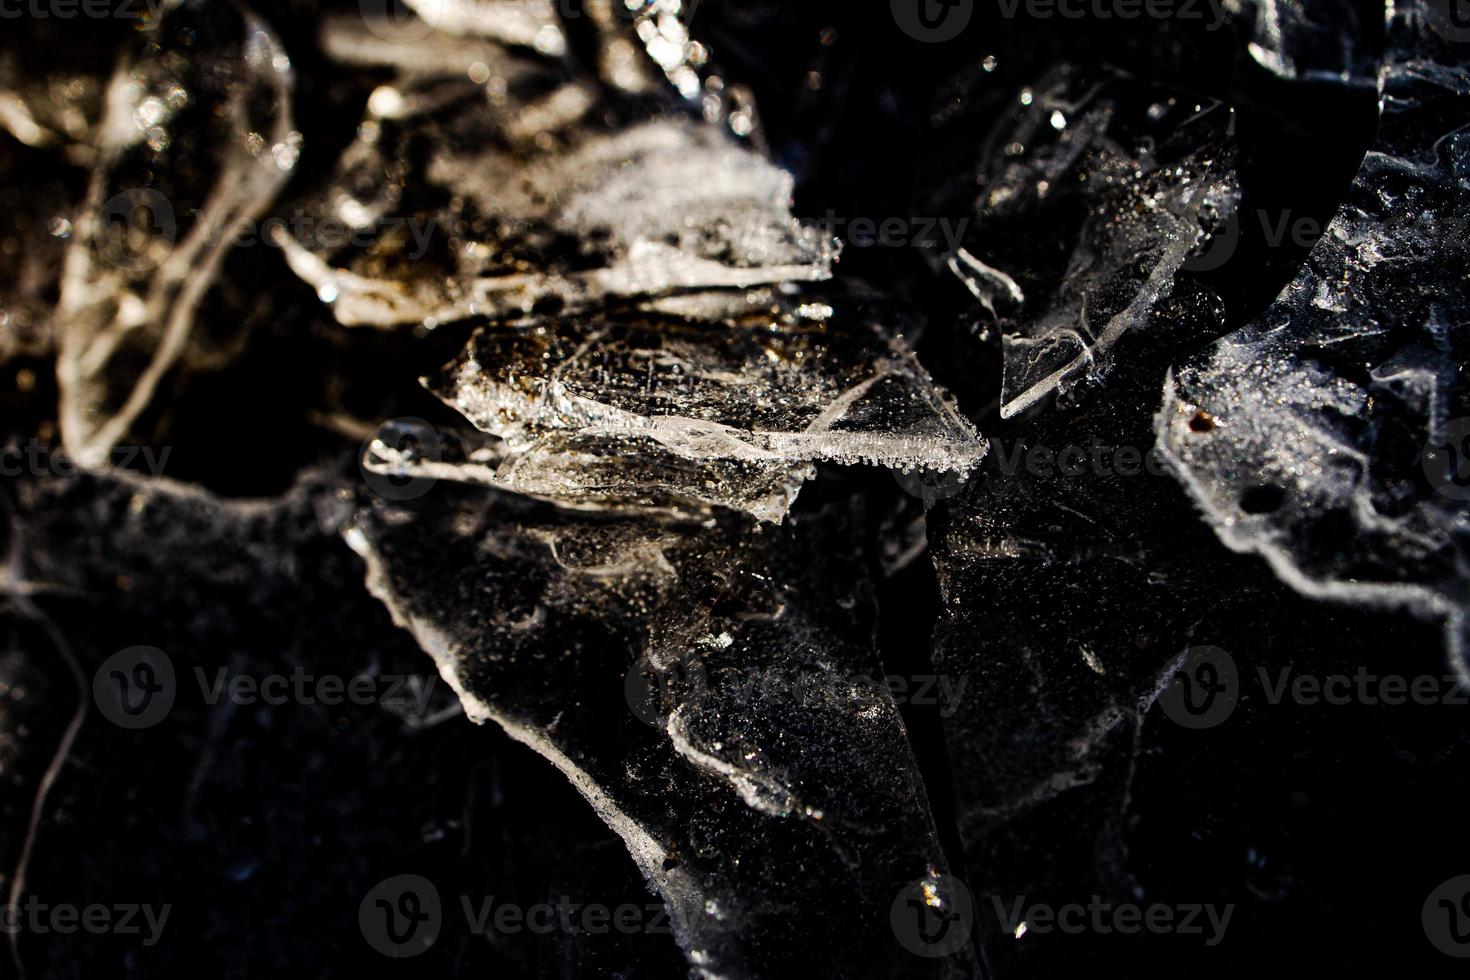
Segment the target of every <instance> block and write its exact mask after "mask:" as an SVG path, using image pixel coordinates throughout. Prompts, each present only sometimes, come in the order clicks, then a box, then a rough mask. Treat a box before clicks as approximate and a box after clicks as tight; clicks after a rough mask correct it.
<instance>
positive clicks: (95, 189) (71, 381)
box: [56, 5, 300, 460]
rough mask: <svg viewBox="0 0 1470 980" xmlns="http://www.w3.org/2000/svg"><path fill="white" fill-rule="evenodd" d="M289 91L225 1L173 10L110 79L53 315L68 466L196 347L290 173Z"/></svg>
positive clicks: (110, 433)
mask: <svg viewBox="0 0 1470 980" xmlns="http://www.w3.org/2000/svg"><path fill="white" fill-rule="evenodd" d="M291 85H292V75H291V65H290V61H289V59H288V58H287V57H286V54H285V52H284V51H283V50H282V48H281V46H280V44H279V43H278V42H277V40H276V38H275V37H274V36H273V35H272V34H271V33H270V32H269V30H267V29H266V27H265V25H264V24H262V23H261V22H260V21H259V20H257V19H256V18H255V17H254V16H252V15H250V14H248V13H241V12H239V11H238V10H237V9H236V8H235V7H233V6H230V5H209V6H207V7H198V6H194V5H183V6H179V7H174V8H170V12H169V13H168V14H167V15H166V16H165V18H164V19H163V21H162V22H161V23H159V24H157V25H155V26H153V27H152V28H150V29H149V30H148V31H147V32H146V34H145V40H144V43H143V44H142V45H141V51H140V53H137V54H135V55H134V56H133V57H132V58H130V59H128V60H127V61H125V63H124V64H123V66H122V67H121V68H120V69H119V70H118V71H117V73H116V74H115V75H114V76H113V78H112V81H111V84H110V86H109V89H108V94H107V100H106V108H105V114H104V119H103V122H102V124H101V126H100V127H99V140H100V149H99V159H98V162H97V166H96V168H95V169H94V171H93V174H92V178H91V186H90V189H89V191H88V194H87V200H86V203H85V205H84V206H83V208H82V210H81V213H80V214H79V215H78V217H77V220H76V222H75V228H74V230H73V233H72V238H71V243H70V248H69V250H68V253H67V256H66V262H65V266H64V268H63V272H62V280H61V299H60V305H59V308H58V310H57V315H56V320H57V330H58V334H59V348H60V350H59V356H58V359H57V379H58V382H59V385H60V389H61V407H60V421H61V431H62V436H63V438H64V440H65V443H66V446H67V449H68V451H69V452H70V453H71V454H72V456H73V458H76V459H78V460H87V459H93V458H97V457H98V455H99V454H105V453H106V450H107V449H108V448H109V447H111V446H112V445H114V444H116V443H117V442H118V440H120V439H122V438H123V437H124V436H125V435H126V433H127V432H128V431H129V429H130V427H131V426H132V424H133V422H134V421H135V420H136V419H137V418H138V416H139V415H140V414H141V413H142V412H143V410H144V409H145V408H146V407H147V405H148V403H149V401H150V400H151V399H152V397H153V392H154V390H155V389H156V388H157V387H158V385H159V383H160V381H161V380H162V379H163V377H164V376H165V375H166V374H167V372H168V371H169V370H170V369H171V368H172V367H173V366H174V365H175V364H176V363H177V362H178V361H179V359H180V358H181V357H182V356H183V355H184V354H185V353H186V352H187V350H188V347H189V345H190V337H191V333H192V332H193V328H194V321H195V316H196V313H197V311H198V310H199V307H200V304H201V303H202V302H203V301H204V299H205V296H206V295H207V294H208V292H209V290H210V288H211V286H212V284H213V282H214V279H215V277H216V276H217V275H218V273H219V271H220V267H221V265H222V263H223V262H224V259H225V256H226V253H227V252H229V250H230V248H231V245H232V243H233V242H234V240H235V239H236V237H237V235H238V234H239V232H240V230H241V229H243V228H244V227H246V226H247V225H248V223H249V222H251V221H253V220H254V219H256V218H258V217H259V216H260V215H261V214H262V213H263V212H264V211H265V209H266V208H267V207H268V206H269V204H270V203H271V201H272V199H273V198H274V197H275V194H276V192H277V191H278V190H279V189H280V187H281V186H282V185H283V184H284V183H285V181H286V179H287V177H289V175H290V172H291V170H292V168H293V167H294V166H295V159H296V150H297V149H298V148H299V142H300V136H299V134H297V133H295V132H294V131H293V130H292V129H291V96H290V90H291ZM184 132H188V133H189V137H188V139H187V141H186V142H185V141H181V142H179V143H178V144H177V145H176V144H175V142H174V141H175V138H176V137H177V136H178V135H179V134H180V133H184Z"/></svg>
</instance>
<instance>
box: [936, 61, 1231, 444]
mask: <svg viewBox="0 0 1470 980" xmlns="http://www.w3.org/2000/svg"><path fill="white" fill-rule="evenodd" d="M1148 95H1149V93H1147V92H1140V87H1139V86H1138V85H1136V84H1135V83H1133V82H1130V81H1128V80H1125V79H1122V78H1119V77H1109V76H1108V75H1107V74H1104V75H1102V76H1101V77H1092V76H1090V75H1088V74H1086V73H1078V72H1067V71H1051V72H1049V73H1047V74H1046V75H1044V76H1043V77H1041V78H1040V79H1038V80H1037V81H1036V82H1035V83H1033V84H1032V85H1030V86H1027V87H1026V88H1025V89H1024V90H1023V91H1022V92H1020V93H1019V94H1018V96H1017V100H1016V102H1015V103H1014V105H1013V106H1012V108H1011V109H1010V110H1008V111H1006V112H1004V113H1003V114H1002V116H1001V118H1000V120H999V121H998V122H997V123H996V124H995V128H994V129H993V131H992V132H991V133H990V134H989V135H988V137H987V138H986V139H985V141H984V143H983V155H982V158H981V162H980V164H979V174H980V177H979V178H978V182H979V183H981V185H982V187H983V188H984V189H983V191H982V192H981V194H980V195H979V196H978V198H973V199H972V201H971V202H970V206H971V208H972V209H973V213H974V216H975V217H974V220H973V221H972V222H971V224H970V227H969V229H968V231H967V233H966V235H965V239H964V244H963V246H962V247H961V248H960V249H958V250H957V251H956V252H955V253H953V254H952V255H949V256H948V258H947V261H948V266H949V269H950V271H951V272H952V273H953V274H954V275H955V276H956V277H958V278H959V279H960V281H961V282H962V283H964V285H965V287H966V288H968V289H969V290H970V292H971V293H972V294H973V295H974V296H975V298H976V300H977V302H978V304H979V312H980V314H981V316H982V318H983V321H982V322H985V323H986V324H987V326H992V325H993V326H994V327H996V328H998V330H999V332H1000V335H1001V342H1002V348H1003V355H1004V376H1003V379H1002V391H1001V416H1002V417H1003V418H1011V417H1013V416H1016V415H1018V414H1019V413H1021V412H1024V411H1025V410H1026V409H1028V408H1030V407H1031V406H1033V405H1035V404H1037V403H1038V402H1040V401H1041V400H1042V399H1045V398H1047V397H1049V396H1050V395H1052V394H1054V393H1057V392H1066V391H1067V390H1069V389H1071V388H1074V387H1076V386H1077V385H1079V384H1082V383H1084V382H1088V381H1095V380H1099V379H1101V378H1103V377H1105V376H1106V375H1107V373H1108V371H1109V369H1110V364H1111V358H1110V352H1111V350H1112V348H1113V347H1114V345H1116V344H1117V342H1118V339H1119V338H1120V337H1122V336H1123V334H1124V333H1126V332H1127V331H1129V330H1136V329H1138V328H1140V327H1141V326H1142V325H1144V324H1146V323H1147V322H1148V320H1149V319H1150V317H1151V316H1152V314H1153V311H1154V309H1155V308H1156V307H1157V306H1158V305H1159V304H1160V303H1161V302H1162V301H1163V300H1165V299H1167V298H1168V296H1169V294H1170V292H1171V291H1172V289H1173V287H1174V284H1175V281H1176V277H1177V276H1178V275H1179V273H1180V271H1181V269H1183V267H1184V266H1185V263H1186V262H1187V261H1188V260H1189V258H1190V255H1191V253H1192V252H1193V251H1194V249H1195V248H1196V246H1197V245H1199V244H1200V242H1201V241H1203V240H1204V238H1205V235H1206V232H1207V231H1208V230H1209V229H1210V228H1211V227H1213V225H1214V223H1216V222H1219V221H1223V220H1224V219H1225V218H1226V217H1227V216H1228V215H1229V214H1230V213H1231V212H1232V211H1233V209H1234V205H1235V201H1236V197H1237V194H1238V191H1237V188H1236V185H1235V181H1234V175H1233V165H1234V161H1233V148H1232V144H1231V139H1230V135H1231V130H1232V124H1233V114H1232V111H1231V110H1230V109H1229V108H1228V107H1226V106H1224V105H1220V104H1218V103H1212V102H1210V101H1208V100H1201V99H1191V98H1189V97H1187V96H1179V95H1176V94H1174V93H1169V92H1165V91H1156V92H1155V93H1153V96H1152V97H1151V98H1149V97H1147V96H1148ZM1038 227H1046V228H1048V229H1054V230H1053V231H1051V233H1050V234H1048V235H1038V234H1037V233H1036V229H1037V228H1038Z"/></svg>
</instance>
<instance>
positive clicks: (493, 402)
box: [365, 296, 986, 521]
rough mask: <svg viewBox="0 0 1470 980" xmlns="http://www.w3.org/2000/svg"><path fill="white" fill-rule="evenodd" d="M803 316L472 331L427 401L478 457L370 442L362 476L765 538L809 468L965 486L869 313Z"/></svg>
mask: <svg viewBox="0 0 1470 980" xmlns="http://www.w3.org/2000/svg"><path fill="white" fill-rule="evenodd" d="M807 298H808V299H810V300H811V302H806V303H801V304H798V305H794V304H792V303H790V302H788V301H784V300H781V299H779V298H776V297H773V298H772V299H773V301H772V302H770V303H767V304H766V305H751V306H749V307H747V309H746V310H745V311H744V312H743V313H742V314H741V316H740V318H739V319H735V320H717V321H708V320H703V319H689V318H684V317H675V316H672V315H670V314H667V313H662V314H660V313H655V312H652V311H649V312H646V313H642V314H627V313H620V314H616V315H602V316H596V317H593V316H588V317H583V318H575V319H574V318H568V317H547V318H537V319H530V320H525V321H520V322H513V323H508V324H504V325H496V326H486V327H483V328H481V329H480V330H478V331H477V332H476V333H475V334H474V336H473V338H472V339H471V340H470V343H469V346H468V347H467V348H466V349H465V350H464V352H463V353H462V354H461V355H460V357H459V358H458V359H456V360H455V361H454V362H453V363H451V364H449V365H447V366H446V367H445V369H444V370H443V371H442V372H441V373H440V374H439V375H438V376H436V377H434V378H431V379H428V384H429V386H430V387H431V389H432V390H433V391H434V392H435V393H436V394H438V395H439V397H440V398H442V399H443V400H444V401H445V403H446V404H448V405H450V406H451V407H453V408H454V409H456V410H457V411H458V412H460V413H461V414H462V415H463V416H464V417H465V418H466V419H467V420H468V421H469V422H471V423H472V424H473V425H474V426H475V428H476V429H477V430H479V432H480V433H483V434H485V435H488V436H490V437H492V440H481V442H482V443H484V444H482V445H477V444H473V441H469V442H467V441H466V440H464V439H460V438H458V437H454V436H447V437H442V436H435V437H433V438H431V439H430V440H428V441H427V443H425V444H423V445H419V446H418V447H417V448H415V449H411V450H408V451H405V452H401V453H400V452H397V446H396V444H395V443H394V441H393V440H392V439H386V440H384V439H379V440H377V441H376V442H375V443H374V444H373V445H372V446H370V447H369V454H368V457H367V459H366V461H365V463H366V465H367V466H369V468H371V469H373V470H374V471H375V472H378V473H381V474H384V475H389V476H397V477H409V478H414V477H419V478H429V479H437V478H449V479H461V480H465V481H468V482H476V483H481V484H485V485H489V486H496V487H500V488H502V489H508V490H514V491H517V492H520V493H525V494H528V495H531V496H537V497H542V498H545V499H550V500H555V501H562V502H565V503H568V504H570V505H573V506H576V505H578V504H579V503H580V504H581V505H582V506H594V505H599V504H601V505H611V504H616V503H617V502H619V501H621V502H623V503H626V504H635V505H642V506H658V505H659V503H660V502H661V501H662V502H665V503H669V504H676V503H678V502H680V501H682V502H684V503H685V504H688V505H693V506H696V507H698V506H700V505H715V506H721V507H726V508H733V509H739V510H744V511H746V512H748V513H751V514H752V515H754V516H756V517H757V518H758V519H761V520H766V521H779V520H781V519H782V517H783V516H784V515H785V513H786V511H787V510H788V508H789V507H790V505H791V502H792V500H793V499H794V498H795V495H796V492H797V490H798V489H799V488H800V486H801V483H802V482H803V481H804V480H805V479H807V478H809V477H810V476H811V475H812V471H811V464H812V463H814V462H821V461H824V462H833V463H839V464H847V465H851V464H855V463H869V464H877V465H883V466H888V467H892V468H894V469H898V470H905V471H907V470H914V469H917V468H923V469H926V470H929V471H933V472H945V473H954V474H957V475H959V476H963V475H964V474H966V473H968V472H969V471H970V469H972V468H973V467H974V466H975V464H976V463H977V462H978V461H979V460H980V459H981V458H982V457H983V456H984V454H985V449H986V445H985V442H984V440H983V439H981V438H980V437H979V435H978V433H976V432H975V430H974V427H973V426H971V425H970V423H969V422H968V421H967V420H966V419H965V418H964V417H963V416H962V415H961V414H960V413H959V411H958V409H957V408H956V407H955V406H954V404H953V402H952V401H951V400H950V399H949V398H948V396H947V395H946V394H945V393H944V392H943V391H942V390H941V389H939V388H938V387H937V386H936V385H935V384H934V383H933V381H932V380H931V379H930V378H929V376H928V374H927V372H925V371H924V370H923V368H922V367H921V366H920V365H919V364H918V361H917V360H916V359H915V358H914V356H913V354H912V353H911V352H910V351H908V350H907V348H906V347H905V346H904V344H903V342H902V340H901V339H900V338H899V337H898V336H897V335H895V334H893V333H892V332H890V331H889V330H888V328H887V327H885V326H884V324H883V322H882V321H881V320H880V319H879V315H880V314H879V312H878V311H873V310H870V309H868V308H865V306H864V304H862V303H860V302H858V301H857V299H856V298H855V297H844V298H842V299H837V298H833V297H830V296H829V297H828V298H832V299H833V301H834V303H837V304H838V306H837V308H834V307H833V306H832V305H830V304H828V303H825V302H819V301H818V300H819V297H817V296H811V297H807ZM837 309H841V310H842V312H840V313H839V312H837ZM446 442H449V443H451V445H450V447H449V449H448V452H449V453H453V454H454V458H447V457H446V455H445V453H446V450H445V447H444V444H445V443H446Z"/></svg>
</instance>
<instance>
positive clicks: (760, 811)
mask: <svg viewBox="0 0 1470 980" xmlns="http://www.w3.org/2000/svg"><path fill="white" fill-rule="evenodd" d="M751 527H752V526H750V525H746V526H745V527H744V528H735V527H731V526H729V525H726V524H722V523H719V522H713V523H710V524H707V525H704V526H699V527H690V526H682V527H681V526H677V525H668V524H661V523H656V522H648V521H630V520H615V521H609V520H607V519H592V518H589V519H583V520H577V519H567V518H565V517H555V516H548V515H547V514H545V513H544V511H543V512H540V513H538V512H537V510H536V508H535V506H534V505H530V504H528V503H526V502H524V501H517V500H515V499H514V498H512V497H508V496H505V495H502V494H496V493H495V492H494V491H484V490H479V489H459V490H450V491H449V492H448V493H447V494H446V496H444V497H439V498H436V500H435V505H434V506H433V507H432V508H417V509H410V508H395V507H390V506H387V505H382V504H379V505H377V506H375V507H373V508H371V509H369V510H366V511H364V512H362V513H360V514H359V515H358V517H357V519H356V520H355V522H354V523H353V525H352V526H351V527H350V528H349V529H348V531H347V532H346V533H347V541H348V543H349V544H350V545H351V546H352V548H353V549H354V550H356V551H357V552H358V554H360V555H361V556H362V557H363V559H364V561H365V563H366V565H367V579H368V584H369V588H370V589H371V590H372V591H373V593H374V594H375V595H377V596H378V597H379V598H380V599H381V600H382V601H383V602H384V603H385V605H386V606H387V607H388V609H389V610H390V612H391V613H392V614H393V616H394V619H395V621H396V622H397V623H398V624H399V625H401V626H403V627H404V628H405V629H407V630H409V631H410V632H411V633H412V634H413V635H414V636H415V638H416V639H417V640H418V641H419V643H420V645H421V646H423V648H424V649H425V651H426V652H428V653H429V654H430V655H431V656H432V657H433V658H434V660H435V662H436V663H437V664H438V667H439V670H440V672H441V674H442V675H443V676H444V677H445V679H446V680H447V681H448V682H449V683H450V684H451V685H452V686H453V687H454V689H455V690H456V691H457V692H459V694H460V697H461V699H462V701H463V703H464V705H465V709H466V712H467V714H468V715H469V716H470V717H471V718H472V719H473V720H475V721H480V722H483V721H486V720H493V721H495V722H496V723H497V724H499V725H500V726H502V727H503V728H504V729H505V731H506V732H507V733H508V734H510V735H511V737H513V738H515V739H517V740H519V741H521V742H524V743H525V744H527V745H528V746H530V747H531V748H532V749H534V750H535V751H536V752H538V753H539V754H541V755H542V756H544V757H545V758H546V759H547V760H548V761H549V762H551V763H552V764H553V765H554V766H556V767H557V768H558V769H559V770H560V771H561V772H562V773H563V774H564V775H565V776H566V777H567V778H568V779H569V780H570V781H571V783H572V784H573V785H574V786H575V787H576V788H577V790H578V791H579V792H581V793H582V795H583V796H584V797H585V798H586V799H587V801H588V803H589V804H590V805H591V806H592V807H593V809H594V810H595V811H596V812H597V814H598V816H599V817H601V818H602V819H603V820H604V821H605V822H606V823H607V824H608V826H609V827H611V828H612V829H613V830H614V831H616V832H617V833H618V835H619V836H621V837H622V838H623V841H624V843H625V844H626V845H627V847H628V850H629V852H630V854H631V856H632V858H633V860H634V861H635V862H636V863H637V865H638V867H639V869H640V870H641V871H642V872H643V874H644V875H645V876H646V878H647V879H648V881H649V882H650V883H651V884H652V885H653V886H654V887H656V888H657V889H658V891H659V893H660V894H661V896H662V897H663V900H664V902H665V903H666V905H667V906H668V908H669V912H670V918H671V923H672V926H673V930H674V935H675V938H676V939H677V941H678V942H679V944H680V946H681V947H682V948H683V950H684V952H685V955H686V956H687V957H688V959H689V962H690V964H691V966H692V968H693V972H694V975H698V976H707V977H712V976H728V977H755V976H773V975H800V974H802V973H817V972H820V973H823V974H826V973H830V972H833V971H837V972H841V973H850V974H862V975H868V974H881V975H884V976H947V977H959V976H972V975H973V973H974V969H975V965H974V961H973V959H972V957H971V956H970V955H969V953H968V951H964V950H962V951H960V952H959V953H957V954H956V955H954V956H951V957H948V958H945V959H938V960H933V959H921V958H919V957H915V956H913V955H912V954H910V953H909V952H908V951H907V950H905V949H903V948H902V947H901V946H900V945H899V944H898V942H897V941H896V940H895V938H894V935H893V932H892V930H891V928H890V926H889V918H888V917H889V907H890V904H891V903H892V901H893V900H894V897H895V896H896V895H897V894H898V893H899V892H900V890H901V889H902V888H903V886H904V885H905V884H906V883H908V882H910V881H913V880H915V879H917V878H920V877H923V876H924V875H926V874H930V873H937V871H938V870H940V869H943V868H944V866H945V865H944V861H943V857H942V855H941V853H940V849H939V846H938V842H937V840H936V837H935V832H934V827H933V822H932V818H931V817H930V815H929V810H928V805H927V801H926V799H925V796H924V791H923V786H922V783H921V781H920V780H919V778H918V775H917V771H916V768H915V765H914V760H913V756H912V753H911V750H910V749H909V746H908V743H907V736H906V733H905V730H904V727H903V723H902V721H901V720H900V718H899V715H898V712H897V709H896V707H895V705H894V703H893V701H892V698H891V697H890V696H889V694H888V692H887V690H886V689H885V688H883V687H882V686H881V685H878V684H876V683H870V682H864V681H863V678H865V677H870V678H871V677H876V676H878V671H879V670H880V664H879V662H878V658H877V655H876V651H875V650H874V646H873V622H874V619H873V610H872V607H871V604H870V601H869V600H868V598H867V596H868V592H867V588H866V586H865V583H864V577H863V576H864V572H863V564H862V563H861V562H860V561H855V560H852V558H850V557H847V556H848V551H847V549H846V548H845V547H844V544H842V543H845V542H849V541H851V540H852V528H851V527H850V526H848V524H846V523H845V522H844V521H843V520H842V519H840V518H838V517H837V516H835V515H824V516H822V517H820V518H816V519H812V520H807V521H803V522H801V523H800V525H799V526H796V527H787V528H785V529H780V530H777V531H775V532H774V533H773V534H768V533H763V532H759V531H753V530H752V529H751ZM691 659H693V660H697V661H699V666H698V667H691V669H690V670H688V671H686V672H685V673H684V674H683V676H684V677H686V678H698V682H697V683H687V684H686V683H675V684H663V685H660V686H659V692H660V693H659V699H658V704H657V706H656V711H655V712H654V714H653V715H648V714H647V706H645V705H642V704H639V705H630V704H629V702H628V700H627V697H628V694H627V692H628V684H627V680H626V678H627V675H628V673H629V671H630V670H632V669H645V668H646V669H651V670H655V671H674V670H677V663H678V662H679V661H688V660H691ZM640 665H641V666H640ZM640 712H642V714H640ZM645 716H648V717H653V718H655V720H656V721H658V723H659V724H658V726H657V727H653V726H650V725H648V724H646V723H645V721H643V720H641V719H642V717H645ZM834 957H835V959H834Z"/></svg>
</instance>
